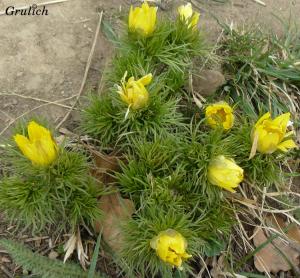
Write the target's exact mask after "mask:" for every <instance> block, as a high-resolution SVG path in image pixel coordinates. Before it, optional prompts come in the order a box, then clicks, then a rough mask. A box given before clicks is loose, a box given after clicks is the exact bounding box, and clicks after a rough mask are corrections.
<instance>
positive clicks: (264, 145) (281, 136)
mask: <svg viewBox="0 0 300 278" xmlns="http://www.w3.org/2000/svg"><path fill="white" fill-rule="evenodd" d="M289 120H290V113H284V114H282V115H279V116H277V117H276V118H275V119H273V120H272V118H271V114H270V113H269V112H267V113H266V114H264V115H263V116H262V117H261V118H260V119H259V120H258V121H257V122H256V124H255V125H254V128H253V130H252V133H251V139H252V142H253V140H254V135H256V136H257V150H258V151H259V152H261V153H264V154H271V153H273V152H275V151H276V150H277V149H280V150H282V151H284V152H286V151H287V150H288V149H290V148H292V146H294V145H292V143H291V142H293V140H286V141H287V142H288V143H285V142H286V141H284V140H285V138H287V137H289V136H290V135H292V133H293V132H287V126H288V123H289ZM283 141H284V142H283ZM285 146H286V147H285ZM289 146H291V147H289Z"/></svg>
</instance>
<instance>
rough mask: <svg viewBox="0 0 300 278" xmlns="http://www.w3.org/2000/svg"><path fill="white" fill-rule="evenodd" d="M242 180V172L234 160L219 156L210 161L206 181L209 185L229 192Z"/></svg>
mask: <svg viewBox="0 0 300 278" xmlns="http://www.w3.org/2000/svg"><path fill="white" fill-rule="evenodd" d="M243 179H244V170H243V169H242V168H241V167H239V166H238V165H237V164H236V163H235V162H234V160H232V159H227V158H225V157H224V156H223V155H219V156H217V157H216V158H214V159H212V161H211V162H210V164H209V167H208V180H209V182H210V183H211V184H213V185H217V186H219V187H222V188H224V189H226V190H228V191H230V192H235V190H234V188H236V187H238V185H239V184H240V183H241V182H242V180H243Z"/></svg>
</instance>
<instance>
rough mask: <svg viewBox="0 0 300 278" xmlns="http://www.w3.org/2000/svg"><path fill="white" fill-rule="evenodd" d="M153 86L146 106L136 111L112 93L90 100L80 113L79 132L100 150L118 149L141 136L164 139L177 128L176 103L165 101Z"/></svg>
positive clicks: (162, 94)
mask: <svg viewBox="0 0 300 278" xmlns="http://www.w3.org/2000/svg"><path fill="white" fill-rule="evenodd" d="M160 89H161V88H160V87H159V85H157V84H153V86H152V88H151V86H149V96H150V100H149V104H148V106H146V107H145V108H142V109H139V110H132V109H129V110H128V106H127V104H125V103H124V102H123V101H122V100H121V99H120V96H119V94H118V93H117V92H116V90H115V91H112V92H110V93H109V94H107V95H104V96H101V97H100V96H92V97H91V99H90V106H88V107H87V108H86V109H85V111H84V113H83V120H82V123H81V128H82V130H83V132H85V133H87V134H90V135H91V136H93V137H94V138H96V139H98V140H99V141H100V142H101V144H102V146H103V147H107V146H112V147H114V146H116V145H118V146H119V147H120V148H122V147H124V145H125V146H126V144H130V143H131V141H132V140H133V139H134V138H136V137H138V136H143V137H145V138H146V139H148V140H151V138H153V137H154V136H155V134H163V135H167V134H168V133H170V132H172V131H176V129H178V128H179V127H180V126H181V122H182V120H183V119H182V116H181V114H180V113H179V112H177V107H178V104H177V102H178V101H177V100H176V99H166V98H165V97H164V92H162V91H160Z"/></svg>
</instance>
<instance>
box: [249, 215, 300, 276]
mask: <svg viewBox="0 0 300 278" xmlns="http://www.w3.org/2000/svg"><path fill="white" fill-rule="evenodd" d="M265 220H266V221H265V222H266V224H267V225H268V226H269V227H272V228H274V229H276V230H278V231H279V232H280V231H281V232H282V229H284V228H285V227H286V226H287V224H286V223H285V221H284V219H283V218H282V217H280V216H276V217H275V216H272V215H271V216H267V217H266V219H265ZM290 230H291V229H290ZM290 230H289V232H290ZM292 231H293V232H292V235H294V233H295V231H294V230H292ZM253 234H254V237H253V243H254V245H255V247H259V246H260V245H261V244H263V243H265V242H266V241H267V240H268V238H269V237H270V233H267V231H264V230H263V229H262V228H261V227H256V228H255V229H254V232H253ZM287 236H288V237H290V235H289V234H288V233H287ZM278 250H280V252H282V253H283V254H284V255H285V256H286V258H288V260H289V262H290V263H291V264H292V265H294V266H298V265H299V259H300V253H299V252H298V251H297V250H296V249H295V248H293V247H292V246H291V245H290V244H289V243H288V242H287V241H286V240H284V239H282V238H281V237H277V238H275V239H274V240H273V241H272V242H270V243H269V244H268V245H266V246H265V247H263V248H262V249H261V250H259V251H258V252H257V253H256V254H255V256H254V265H255V267H256V269H257V270H258V271H260V272H272V273H274V274H276V273H278V272H279V271H288V270H290V269H291V268H292V266H291V265H290V264H289V263H288V262H287V260H286V258H285V257H284V256H283V255H282V254H281V253H280V252H279V251H278Z"/></svg>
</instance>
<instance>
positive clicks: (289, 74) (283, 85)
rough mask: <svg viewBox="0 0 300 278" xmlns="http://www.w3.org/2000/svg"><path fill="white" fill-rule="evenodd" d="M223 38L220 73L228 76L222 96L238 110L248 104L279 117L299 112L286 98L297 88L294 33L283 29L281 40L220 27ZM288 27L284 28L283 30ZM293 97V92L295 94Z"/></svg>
mask: <svg viewBox="0 0 300 278" xmlns="http://www.w3.org/2000/svg"><path fill="white" fill-rule="evenodd" d="M222 27H223V28H224V30H225V37H224V40H223V42H222V46H221V48H220V51H221V55H223V56H224V57H225V59H224V65H223V68H224V71H225V72H226V73H227V74H228V75H229V76H231V79H229V80H228V82H227V84H226V86H225V87H224V93H225V94H229V95H230V96H231V97H232V98H233V99H234V100H235V102H240V103H241V106H244V105H246V106H249V103H251V104H252V107H253V108H252V110H253V111H255V112H256V113H258V112H259V111H260V108H261V107H263V109H264V110H268V111H273V112H275V113H278V114H279V113H282V112H285V111H287V110H290V111H295V110H296V109H299V105H298V104H297V100H293V99H292V98H291V96H290V94H291V92H293V91H295V90H297V89H295V87H294V86H299V84H300V69H299V67H298V66H297V61H299V58H300V51H299V49H300V40H299V38H298V36H297V35H296V34H298V32H297V30H295V29H293V28H287V29H286V30H285V32H284V34H285V35H284V36H282V37H277V36H276V35H275V34H272V33H269V34H268V33H266V32H265V31H263V30H261V29H260V28H259V27H258V26H252V27H248V28H243V29H237V30H236V29H232V28H230V26H228V25H225V24H222ZM286 27H288V26H286ZM296 93H297V92H296Z"/></svg>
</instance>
